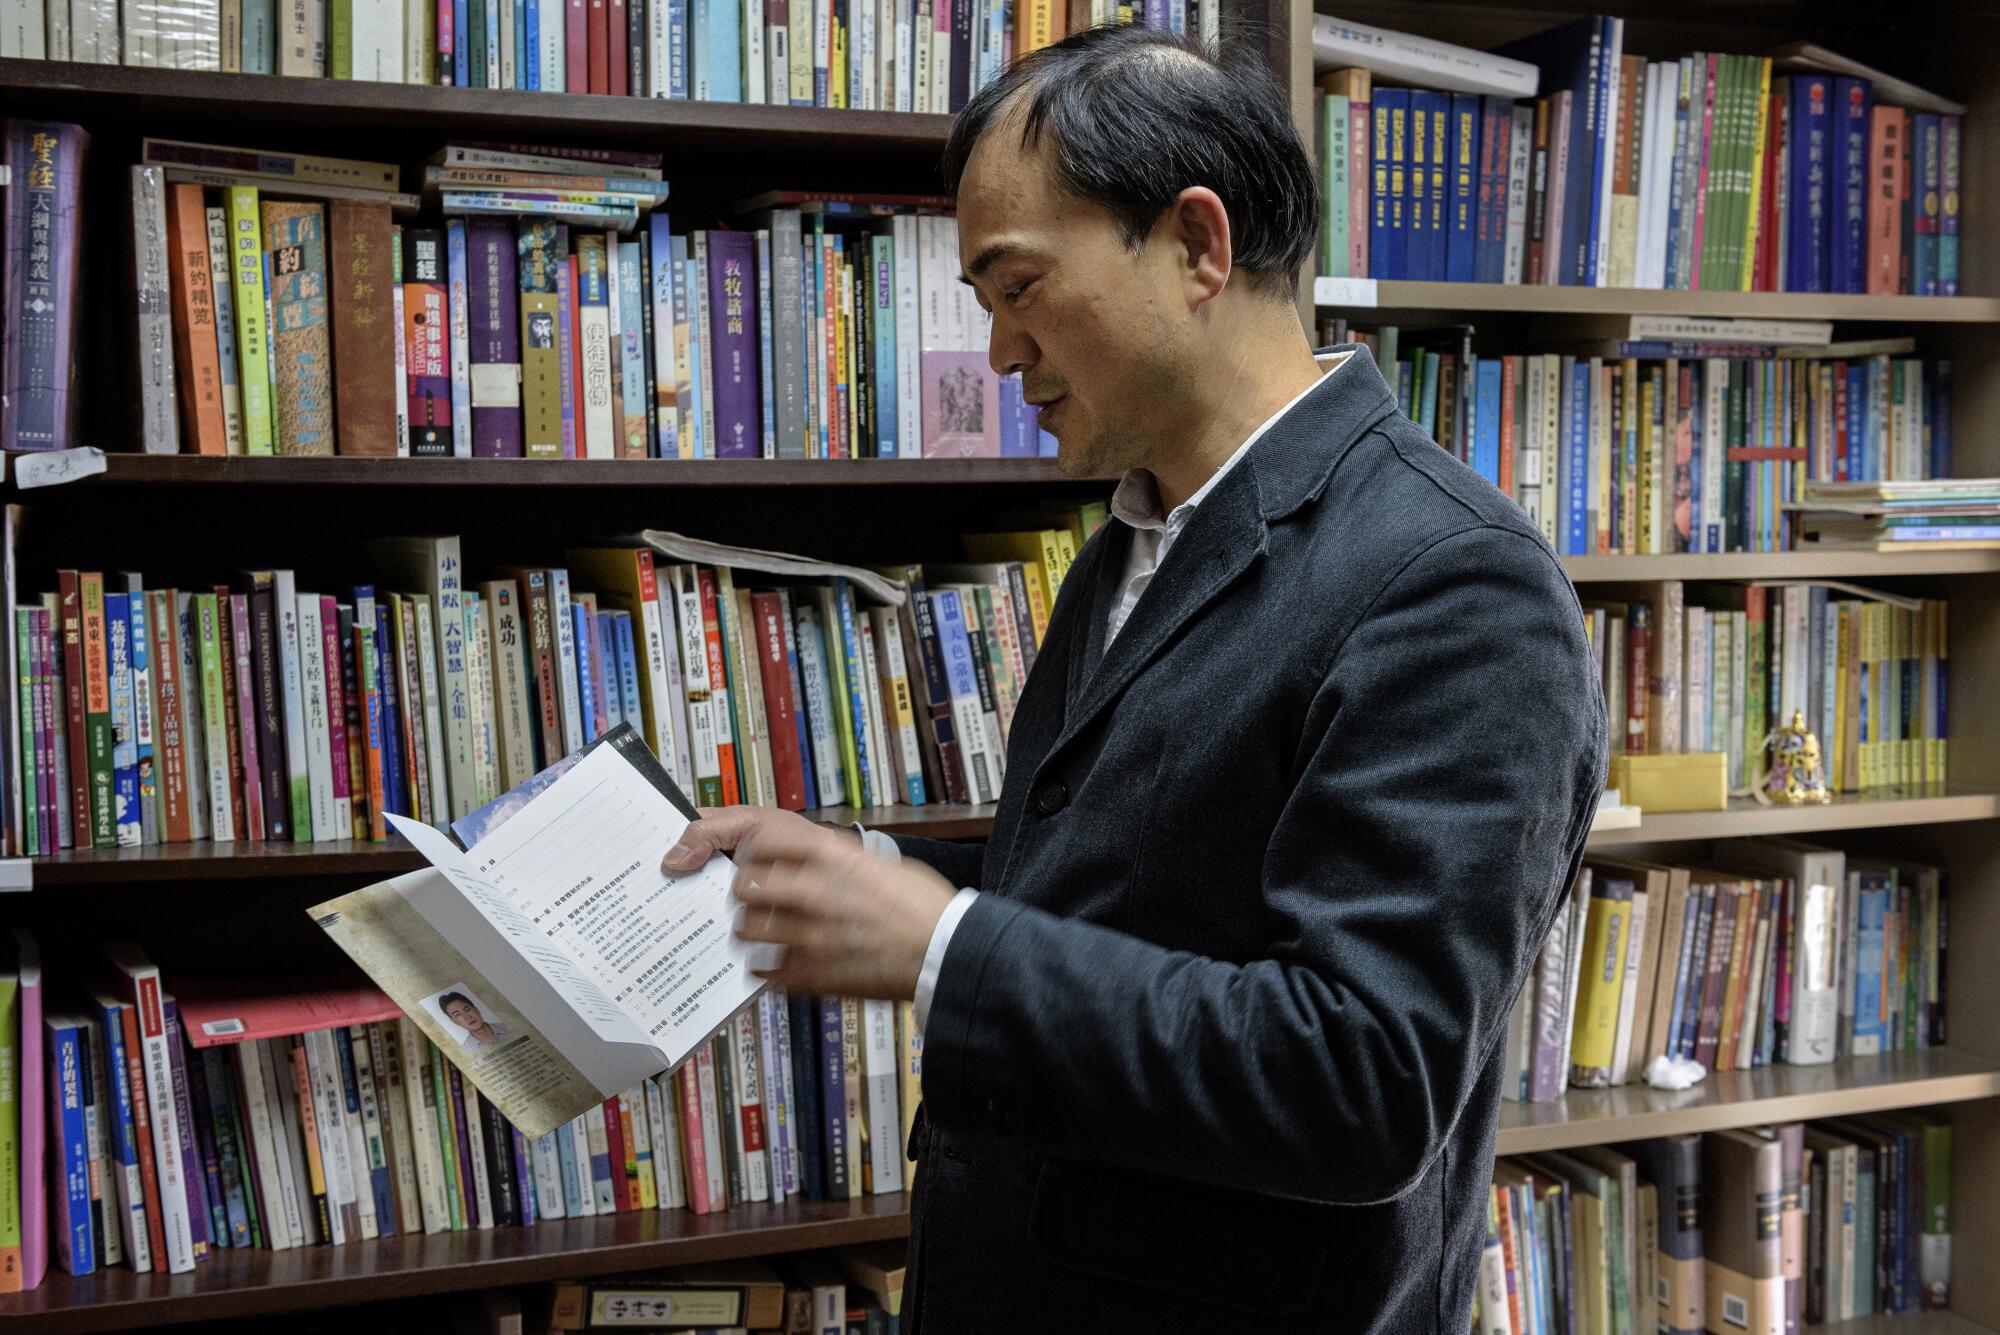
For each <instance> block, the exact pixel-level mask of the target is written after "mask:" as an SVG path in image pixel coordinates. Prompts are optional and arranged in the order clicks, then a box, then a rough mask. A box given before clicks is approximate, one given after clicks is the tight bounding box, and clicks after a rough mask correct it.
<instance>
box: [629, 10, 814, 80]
mask: <svg viewBox="0 0 2000 1335" xmlns="http://www.w3.org/2000/svg"><path fill="white" fill-rule="evenodd" d="M666 5H667V96H668V97H671V98H681V99H685V98H686V97H687V95H688V84H689V79H688V52H689V50H690V49H691V48H692V45H693V44H692V43H691V42H689V40H688V0H666ZM820 105H822V106H824V105H825V103H823V102H822V103H821V104H820Z"/></svg>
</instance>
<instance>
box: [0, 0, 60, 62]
mask: <svg viewBox="0 0 2000 1335" xmlns="http://www.w3.org/2000/svg"><path fill="white" fill-rule="evenodd" d="M48 41H49V38H48V23H47V20H46V19H45V17H44V16H43V13H42V0H0V56H4V57H7V58H10V59H15V60H48V59H49V58H50V56H49V45H48Z"/></svg>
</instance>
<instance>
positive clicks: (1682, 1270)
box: [1472, 1111, 1952, 1335]
mask: <svg viewBox="0 0 2000 1335" xmlns="http://www.w3.org/2000/svg"><path fill="white" fill-rule="evenodd" d="M1951 1160H1952V1134H1951V1123H1950V1122H1949V1121H1947V1120H1946V1119H1945V1118H1944V1117H1942V1116H1940V1115H1938V1114H1936V1113H1933V1112H1928V1111H1918V1112H1911V1113H1881V1114H1876V1115H1872V1116H1865V1117H1853V1118H1841V1119H1837V1120H1829V1121H1825V1122H1809V1123H1800V1122H1789V1123H1784V1124H1781V1125H1778V1126H1764V1127H1752V1128H1749V1129H1747V1130H1740V1131H1737V1130H1730V1131H1712V1132H1709V1133H1707V1134H1705V1135H1683V1136H1670V1137H1660V1138H1656V1139H1652V1140H1640V1141H1631V1142H1627V1143H1625V1144H1623V1145H1617V1146H1589V1147H1584V1148H1579V1149H1572V1150H1561V1151H1550V1152H1549V1153H1546V1154H1533V1155H1524V1156H1521V1157H1519V1158H1506V1159H1501V1160H1499V1161H1498V1162H1496V1163H1495V1164H1494V1168H1493V1194H1492V1198H1491V1201H1490V1204H1489V1209H1488V1213H1487V1235H1486V1241H1485V1245H1484V1247H1483V1249H1482V1251H1481V1255H1480V1266H1479V1287H1478V1293H1477V1296H1476V1298H1475V1301H1474V1309H1473V1318H1472V1329H1473V1330H1475V1331H1477V1332H1479V1335H1581V1333H1582V1332H1588V1331H1601V1332H1625V1331H1642V1330H1652V1329H1654V1328H1655V1327H1657V1328H1658V1329H1659V1330H1660V1331H1662V1332H1667V1335H1698V1332H1700V1331H1704V1330H1707V1331H1717V1332H1720V1331H1739V1330H1740V1331H1750V1332H1753V1333H1754V1335H1784V1332H1788V1331H1796V1330H1798V1329H1800V1326H1801V1324H1802V1323H1804V1322H1811V1323H1813V1324H1819V1323H1821V1322H1833V1321H1840V1320H1845V1319H1850V1318H1854V1317H1862V1316H1867V1315H1870V1314H1872V1313H1876V1312H1892V1313H1893V1312H1916V1311H1934V1310H1942V1309H1944V1308H1947V1307H1948V1306H1949V1305H1950V1301H1951V1270H1952V1266H1951V1232H1952V1219H1951V1215H1952V1190H1951Z"/></svg>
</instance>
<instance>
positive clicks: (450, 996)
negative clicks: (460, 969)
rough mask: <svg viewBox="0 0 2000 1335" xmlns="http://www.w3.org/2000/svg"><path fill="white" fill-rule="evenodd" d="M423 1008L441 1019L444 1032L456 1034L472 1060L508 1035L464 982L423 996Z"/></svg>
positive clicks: (504, 1041)
mask: <svg viewBox="0 0 2000 1335" xmlns="http://www.w3.org/2000/svg"><path fill="white" fill-rule="evenodd" d="M423 1006H424V1009H425V1010H427V1011H429V1012H430V1013H431V1015H432V1017H433V1018H435V1019H437V1020H439V1021H441V1022H442V1023H443V1025H444V1028H445V1032H446V1033H448V1034H454V1035H456V1036H457V1038H458V1043H459V1046H460V1047H462V1048H464V1049H465V1051H466V1053H467V1054H468V1055H469V1056H471V1057H472V1058H473V1059H474V1060H477V1059H478V1058H479V1057H481V1056H482V1055H484V1054H485V1053H488V1052H491V1051H493V1050H494V1049H496V1048H498V1047H500V1046H501V1045H503V1044H504V1043H506V1041H507V1040H508V1038H509V1037H511V1035H510V1033H509V1030H508V1028H507V1026H506V1025H504V1024H502V1023H501V1022H500V1020H499V1019H498V1018H497V1013H496V1012H495V1011H494V1010H493V1009H491V1008H490V1007H488V1006H485V1005H483V1004H482V1003H481V1002H480V1000H479V998H478V996H477V995H476V994H475V993H474V992H473V990H472V989H471V988H470V987H469V986H467V985H466V984H464V983H453V984H452V985H451V986H450V987H447V988H442V989H440V990H439V991H436V992H433V993H432V994H431V995H429V996H427V997H425V998H424V1001H423Z"/></svg>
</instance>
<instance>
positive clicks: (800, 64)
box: [785, 0, 814, 106]
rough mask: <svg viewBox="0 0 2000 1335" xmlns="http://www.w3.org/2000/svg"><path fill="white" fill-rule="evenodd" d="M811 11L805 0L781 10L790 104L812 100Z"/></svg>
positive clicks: (807, 104)
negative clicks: (783, 22)
mask: <svg viewBox="0 0 2000 1335" xmlns="http://www.w3.org/2000/svg"><path fill="white" fill-rule="evenodd" d="M813 11H814V6H813V5H812V4H811V3H808V0H799V2H798V3H797V4H793V5H790V6H789V7H788V8H787V9H786V11H785V19H786V23H785V28H786V32H785V53H786V64H787V70H786V77H787V88H788V92H789V96H788V98H787V100H788V101H790V102H791V103H792V104H793V105H794V106H811V105H812V100H813V51H814V47H813Z"/></svg>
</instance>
